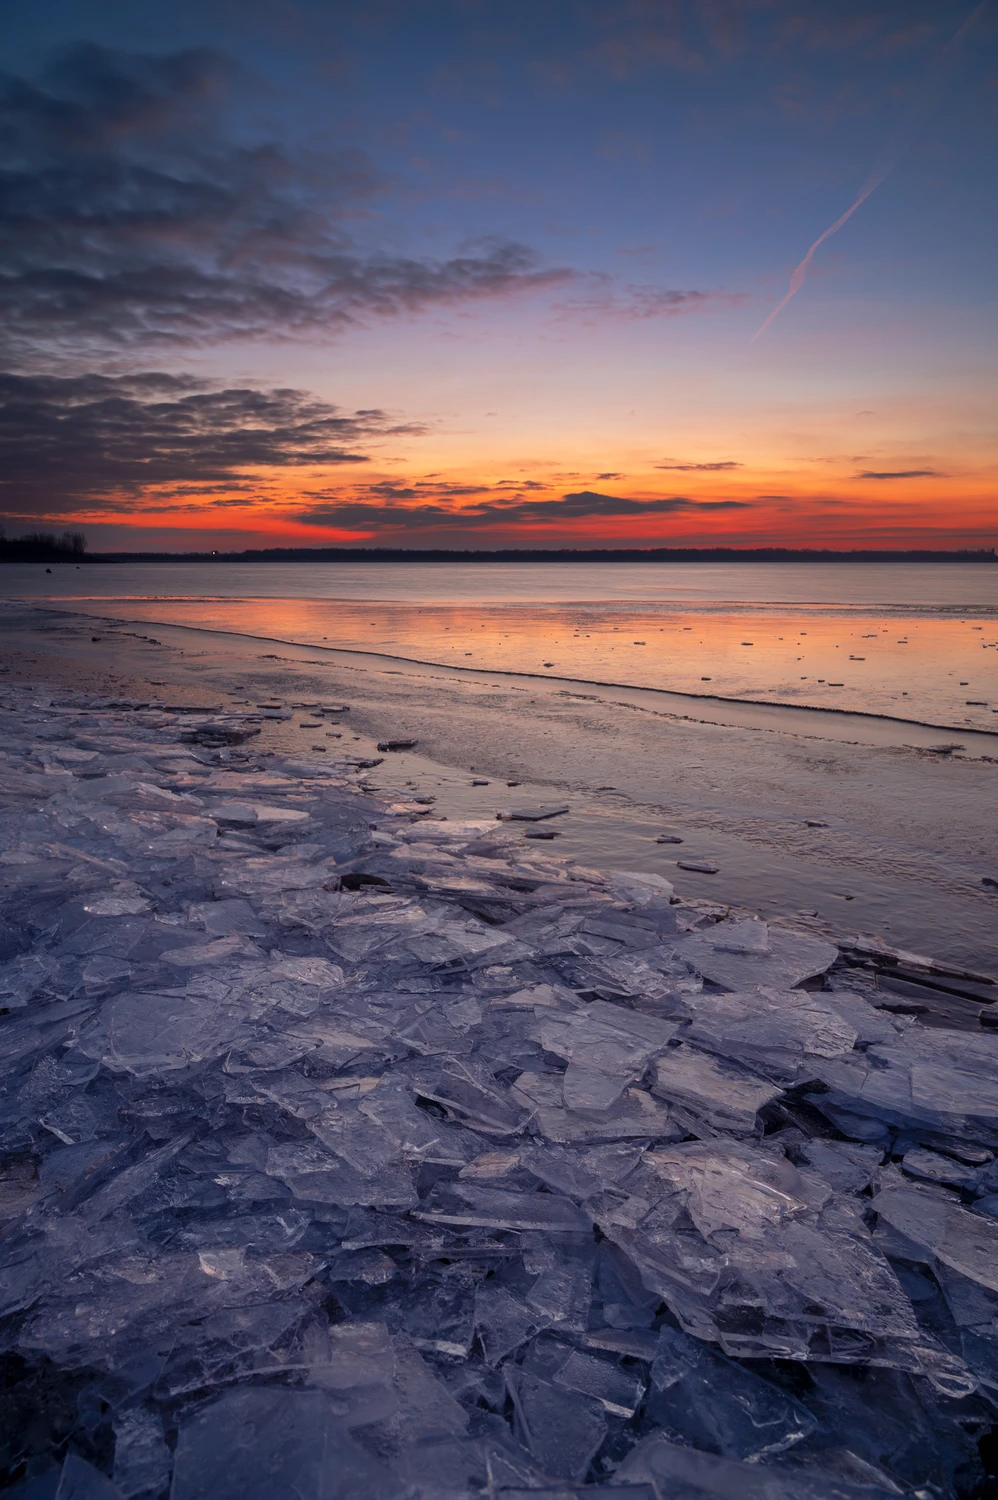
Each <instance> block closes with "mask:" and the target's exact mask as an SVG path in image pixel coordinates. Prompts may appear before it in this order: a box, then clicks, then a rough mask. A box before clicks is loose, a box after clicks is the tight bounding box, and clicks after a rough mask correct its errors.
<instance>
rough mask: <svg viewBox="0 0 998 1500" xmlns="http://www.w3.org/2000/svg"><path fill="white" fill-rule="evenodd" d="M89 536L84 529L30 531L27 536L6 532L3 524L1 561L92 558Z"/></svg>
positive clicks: (41, 561)
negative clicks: (89, 549) (56, 531)
mask: <svg viewBox="0 0 998 1500" xmlns="http://www.w3.org/2000/svg"><path fill="white" fill-rule="evenodd" d="M86 554H87V539H86V537H85V536H84V535H83V532H82V531H64V532H63V533H62V536H53V535H52V533H51V532H48V531H29V532H27V533H26V534H25V535H24V536H5V535H4V532H3V528H2V527H0V562H29V563H50V562H59V563H81V562H89V561H91V559H89V558H88V557H87V555H86Z"/></svg>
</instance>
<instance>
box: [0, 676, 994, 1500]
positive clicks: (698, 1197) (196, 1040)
mask: <svg viewBox="0 0 998 1500" xmlns="http://www.w3.org/2000/svg"><path fill="white" fill-rule="evenodd" d="M36 696H38V695H36ZM30 701H31V700H30V698H29V697H28V696H27V695H25V694H23V693H22V692H21V690H20V689H19V688H17V687H16V686H11V685H9V684H7V685H5V686H4V687H2V688H0V743H2V745H3V753H2V754H0V813H2V814H3V816H2V817H0V1146H2V1148H3V1151H2V1157H0V1312H2V1314H3V1316H4V1319H5V1323H4V1330H5V1332H4V1337H5V1341H6V1342H5V1351H6V1353H5V1356H4V1357H5V1358H9V1359H10V1360H12V1361H14V1364H12V1365H11V1369H12V1370H13V1372H14V1379H13V1381H12V1383H11V1384H10V1385H9V1389H10V1390H11V1391H12V1392H15V1393H16V1396H12V1401H13V1400H15V1399H16V1401H18V1402H20V1401H21V1400H22V1392H26V1393H27V1395H26V1400H27V1403H28V1405H29V1406H32V1404H33V1408H34V1409H37V1411H38V1412H47V1411H49V1410H51V1411H52V1412H53V1413H54V1414H56V1416H58V1420H59V1422H62V1416H61V1415H59V1414H61V1413H63V1412H69V1413H70V1417H69V1418H67V1422H68V1425H67V1426H66V1428H65V1431H64V1430H63V1427H58V1429H57V1428H56V1426H52V1425H51V1424H49V1425H46V1423H45V1422H41V1421H40V1422H37V1423H36V1422H34V1421H31V1422H27V1421H24V1422H22V1421H21V1419H20V1417H15V1419H14V1420H15V1426H16V1427H17V1429H18V1431H17V1441H18V1442H19V1443H21V1444H22V1445H23V1446H24V1447H25V1453H26V1462H27V1464H28V1470H26V1471H25V1472H30V1475H31V1476H32V1477H31V1478H30V1481H28V1482H29V1483H30V1484H32V1485H35V1484H36V1483H37V1484H38V1485H41V1486H42V1487H43V1488H42V1489H41V1490H39V1491H38V1493H37V1495H36V1494H35V1493H34V1491H28V1490H25V1492H24V1493H25V1500H53V1496H55V1495H56V1493H57V1492H58V1495H59V1496H60V1497H63V1500H68V1497H70V1496H74V1497H78V1500H114V1497H116V1496H118V1497H122V1500H157V1497H162V1496H165V1495H166V1494H169V1496H170V1500H199V1497H201V1496H204V1497H205V1500H207V1497H209V1496H210V1497H211V1500H230V1497H232V1500H244V1497H249V1500H252V1497H254V1496H257V1495H259V1496H261V1497H263V1496H266V1497H267V1500H271V1497H275V1496H276V1497H280V1496H283V1495H285V1494H286V1495H289V1496H290V1495H295V1496H300V1497H301V1496H304V1497H308V1496H314V1497H316V1500H336V1497H337V1496H343V1497H347V1496H349V1497H350V1500H354V1497H360V1500H364V1497H372V1500H374V1497H377V1500H381V1497H385V1500H393V1497H395V1496H398V1497H399V1500H402V1497H404V1500H469V1497H472V1496H478V1495H489V1496H494V1497H495V1500H521V1497H523V1496H526V1495H528V1494H535V1495H540V1496H548V1497H549V1500H555V1497H557V1500H569V1497H571V1500H578V1497H579V1496H580V1495H581V1494H585V1493H588V1492H589V1491H591V1490H592V1491H601V1490H607V1491H610V1492H613V1493H619V1494H621V1495H627V1496H630V1497H632V1500H662V1497H664V1496H666V1495H673V1494H675V1495H677V1496H678V1495H679V1494H683V1495H684V1496H685V1495H689V1496H690V1497H691V1500H692V1497H706V1496H715V1495H716V1496H732V1497H737V1500H753V1497H759V1500H784V1497H786V1500H790V1497H794V1500H797V1497H798V1496H801V1497H804V1500H826V1497H827V1500H832V1497H835V1500H852V1497H853V1496H856V1497H857V1500H858V1496H859V1495H860V1494H863V1495H866V1496H867V1497H870V1496H873V1495H877V1494H880V1493H892V1494H897V1493H912V1494H914V1493H925V1494H929V1493H932V1494H933V1495H939V1496H940V1497H946V1500H949V1497H953V1500H964V1496H966V1497H967V1500H970V1496H971V1495H972V1494H976V1493H980V1492H982V1491H981V1490H980V1486H981V1484H983V1482H984V1474H983V1469H982V1467H981V1465H980V1461H979V1458H978V1456H977V1453H976V1449H975V1447H974V1443H975V1442H976V1435H977V1434H979V1433H980V1432H983V1431H984V1430H985V1428H986V1427H987V1426H988V1424H989V1423H990V1421H991V1420H992V1418H991V1409H990V1406H989V1405H988V1404H987V1402H985V1400H984V1399H983V1398H982V1397H981V1396H979V1395H978V1394H976V1388H977V1387H978V1386H979V1387H980V1388H981V1389H982V1390H983V1391H985V1392H988V1393H990V1394H989V1395H988V1401H990V1400H991V1399H993V1394H994V1392H995V1391H996V1390H998V1283H996V1280H995V1272H994V1266H995V1264H996V1263H998V1254H996V1251H998V1242H996V1241H995V1235H996V1234H998V1218H996V1217H994V1215H993V1212H992V1210H991V1209H990V1207H989V1205H991V1204H992V1203H994V1202H995V1201H996V1199H998V1167H996V1166H995V1161H994V1158H995V1154H996V1152H998V1102H996V1101H998V1067H996V1057H998V1054H996V1050H995V1038H994V1037H993V1036H990V1035H986V1034H982V1035H980V1036H978V1035H975V1034H971V1033H965V1032H963V1033H951V1032H945V1031H941V1030H938V1029H936V1030H932V1031H928V1030H926V1029H923V1028H922V1027H921V1026H919V1025H918V1024H917V1023H913V1022H910V1021H908V1020H902V1019H899V1018H897V1017H895V1016H892V1015H889V1014H887V1013H885V1012H880V1011H877V1010H874V1009H873V1008H872V1006H871V1004H870V1003H869V1002H868V1001H867V1000H866V999H865V998H863V996H862V995H861V994H859V993H857V992H856V991H855V990H854V989H852V988H851V987H850V980H849V975H850V973H851V972H852V971H851V970H850V969H848V968H847V967H846V966H845V965H844V964H839V963H837V961H836V954H835V950H834V949H832V948H831V945H829V944H827V943H825V942H824V941H823V940H822V939H819V938H815V937H814V936H813V935H812V934H810V933H797V932H793V931H789V930H787V929H784V928H781V927H780V926H779V925H778V924H776V923H774V924H767V923H763V922H760V921H758V920H756V919H754V918H750V917H747V916H744V915H742V916H740V917H739V918H738V919H737V920H736V919H734V918H732V917H730V916H728V915H727V912H726V909H725V908H724V907H722V906H720V905H711V906H709V907H708V906H705V905H703V904H699V905H689V904H684V903H681V902H676V900H675V898H674V895H673V893H672V890H671V887H670V886H669V883H668V882H667V881H663V880H660V879H659V878H658V877H654V876H646V875H642V874H635V873H633V872H626V871H623V872H622V871H615V872H611V873H610V874H609V875H605V874H601V873H600V872H598V871H593V870H587V869H584V868H583V867H581V866H579V865H576V864H573V863H572V862H571V861H566V860H562V859H558V858H552V857H550V856H548V855H546V854H545V855H539V856H534V855H533V854H530V853H528V852H526V851H527V848H528V847H529V846H524V845H522V844H521V842H520V839H519V836H518V834H516V833H514V832H513V831H512V830H511V827H510V825H503V824H502V823H497V822H495V821H491V820H490V821H488V822H486V821H484V820H469V821H460V822H458V821H454V822H447V821H445V820H433V819H430V820H429V821H427V820H426V819H425V818H421V820H420V821H412V819H413V818H415V817H416V813H415V812H413V811H406V812H403V813H400V814H395V813H391V812H389V811H388V810H387V808H386V807H385V805H384V804H381V803H378V802H376V801H374V800H373V799H371V798H370V797H367V796H365V795H364V794H363V793H362V792H361V790H360V788H359V787H358V786H357V784H356V776H357V774H358V772H359V769H360V768H359V766H358V765H357V764H356V763H355V762H356V761H357V758H356V757H355V758H353V760H350V758H347V757H344V758H337V759H335V760H334V763H333V764H331V765H329V766H326V767H318V766H314V765H313V764H312V763H310V762H307V761H293V762H288V761H284V760H282V759H281V758H280V756H278V755H269V754H265V753H264V752H263V751H261V750H260V749H259V746H258V744H254V743H250V742H249V741H247V743H246V746H240V745H238V744H233V745H232V746H231V748H224V747H223V746H221V745H220V743H216V744H214V745H212V744H210V743H202V744H199V745H196V746H195V747H194V748H192V749H191V750H190V751H183V752H181V751H180V750H179V737H180V736H181V735H182V734H188V733H195V732H197V733H200V732H201V731H200V730H199V729H198V727H197V726H196V725H192V724H191V723H190V722H189V721H188V720H186V719H185V718H184V716H182V715H179V714H178V715H174V716H168V715H165V714H163V713H162V712H160V711H158V710H157V711H151V712H150V713H148V714H146V713H144V712H141V711H138V710H134V709H132V708H130V707H128V706H125V705H117V706H115V705H112V704H110V703H108V702H104V703H103V704H99V703H98V702H97V701H95V700H92V699H87V698H85V697H84V695H73V696H72V699H71V701H70V700H67V702H66V703H65V704H64V705H63V706H61V707H60V706H59V705H53V704H51V703H48V702H47V701H44V700H43V697H42V696H38V706H37V707H35V708H34V709H31V710H30V711H27V710H29V708H30ZM5 705H6V706H5ZM252 727H254V726H246V725H244V724H243V723H242V721H240V720H239V719H238V716H235V717H229V716H226V720H225V722H224V723H220V724H219V725H217V726H215V727H214V728H210V727H209V733H208V739H209V740H211V739H212V738H213V737H214V739H215V740H216V741H219V742H220V741H221V740H223V739H225V738H226V737H228V738H230V739H239V738H240V737H241V735H242V733H243V729H244V728H252ZM202 738H204V736H202ZM81 757H82V758H81ZM362 758H363V757H361V759H362ZM181 761H182V762H183V764H181ZM167 767H169V770H170V771H171V772H173V771H175V770H178V769H179V770H180V772H181V775H180V776H179V777H174V776H173V775H172V774H171V776H170V780H171V786H170V787H169V788H167V787H161V786H159V785H157V782H158V780H160V779H164V780H165V779H166V778H165V775H162V774H161V772H162V770H163V769H164V768H167ZM424 812H425V809H420V814H423V813H424ZM821 976H824V978H822V977H821ZM805 980H809V981H810V985H809V988H807V989H801V988H799V987H798V986H799V985H801V984H802V983H803V982H804V981H805ZM978 1195H981V1196H978ZM795 1365H796V1366H798V1367H799V1366H800V1365H806V1366H807V1372H806V1373H804V1374H799V1373H797V1374H795V1372H794V1366H795ZM844 1366H851V1367H857V1370H856V1374H855V1376H853V1375H850V1376H849V1379H848V1380H847V1381H845V1382H843V1381H841V1380H840V1381H839V1383H838V1384H836V1380H837V1379H838V1372H839V1371H840V1370H841V1368H842V1367H844ZM857 1393H858V1394H857ZM22 1409H25V1408H22V1406H20V1405H19V1406H17V1407H16V1411H17V1412H18V1413H19V1412H21V1411H22ZM73 1424H76V1425H73ZM50 1427H51V1430H50ZM888 1430H889V1432H890V1434H891V1436H890V1440H889V1441H888V1440H887V1438H886V1437H885V1432H887V1431H888ZM67 1432H68V1433H69V1436H68V1437H67V1436H66V1433H67ZM975 1487H976V1488H975Z"/></svg>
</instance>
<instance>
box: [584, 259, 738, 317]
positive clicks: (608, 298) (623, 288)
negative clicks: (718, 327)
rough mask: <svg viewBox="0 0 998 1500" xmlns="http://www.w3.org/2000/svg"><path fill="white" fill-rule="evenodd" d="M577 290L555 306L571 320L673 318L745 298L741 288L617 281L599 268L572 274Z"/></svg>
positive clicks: (734, 302)
mask: <svg viewBox="0 0 998 1500" xmlns="http://www.w3.org/2000/svg"><path fill="white" fill-rule="evenodd" d="M575 281H576V284H577V286H578V290H577V291H574V292H573V294H572V296H570V297H568V298H566V299H565V300H564V301H562V302H561V303H560V304H559V306H558V311H559V312H560V313H561V314H562V315H567V316H568V317H571V318H572V319H573V320H574V319H578V318H582V319H584V320H585V319H588V320H589V321H596V320H598V319H601V318H613V319H621V318H623V319H628V320H632V321H639V322H641V321H645V320H647V319H649V318H675V317H680V316H682V315H683V314H685V313H691V312H704V311H706V310H707V309H708V308H709V307H711V306H713V305H714V304H716V303H723V304H725V305H728V306H731V305H733V304H736V303H738V302H741V301H743V300H744V298H743V295H742V294H741V293H740V292H702V291H698V290H697V289H696V288H695V287H690V288H686V289H680V288H678V287H664V286H651V285H644V284H635V283H628V284H624V285H620V284H618V283H617V282H616V281H615V280H614V278H613V277H611V276H608V275H607V274H606V273H605V272H602V271H590V272H588V273H587V274H586V275H585V276H584V277H582V276H579V277H577V278H575Z"/></svg>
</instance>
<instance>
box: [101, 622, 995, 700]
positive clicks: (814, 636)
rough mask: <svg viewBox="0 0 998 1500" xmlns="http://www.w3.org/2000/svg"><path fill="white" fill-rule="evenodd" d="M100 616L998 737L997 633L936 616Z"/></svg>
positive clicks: (993, 626) (967, 623)
mask: <svg viewBox="0 0 998 1500" xmlns="http://www.w3.org/2000/svg"><path fill="white" fill-rule="evenodd" d="M105 607H106V608H108V611H109V612H111V610H113V612H114V613H118V614H120V615H122V616H126V615H127V616H128V617H130V618H145V619H147V620H149V621H153V620H156V621H159V622H173V623H176V624H183V625H193V626H199V627H201V628H208V629H212V628H214V629H218V630H225V631H235V632H240V633H242V632H245V633H247V634H249V635H253V636H257V637H267V638H271V639H276V640H287V641H298V642H302V643H309V644H314V645H319V646H322V645H325V646H327V647H334V648H335V647H338V648H340V649H346V650H359V651H366V652H373V653H380V654H381V655H385V656H398V657H404V658H408V659H410V660H414V661H425V662H439V663H441V664H443V665H448V666H454V667H458V668H470V667H474V668H476V669H479V670H482V669H484V670H486V671H488V670H492V669H500V668H501V669H502V670H503V671H504V672H524V673H530V674H533V675H537V676H538V677H541V678H548V679H551V680H559V679H568V680H581V681H596V682H600V681H602V682H606V683H620V684H625V685H630V686H635V687H648V688H659V689H666V690H672V691H675V692H683V693H693V694H696V695H698V696H712V697H719V698H731V699H742V700H745V699H748V700H758V701H762V702H778V703H785V704H789V703H794V704H800V705H807V706H810V707H821V708H836V709H848V710H853V711H859V712H866V713H876V714H887V715H891V716H896V717H900V718H912V719H925V720H927V721H928V722H931V723H937V724H940V725H947V726H953V727H956V728H959V727H962V726H966V727H967V728H968V729H969V728H972V727H973V728H979V729H988V730H995V729H996V728H998V715H994V716H993V715H992V706H994V708H996V709H998V650H984V649H983V647H984V646H985V644H986V643H987V642H989V641H990V640H991V636H992V634H994V635H996V636H998V624H995V625H989V626H988V627H981V626H980V625H978V624H975V622H974V621H973V620H972V619H953V618H949V617H946V616H940V615H939V614H938V613H936V614H933V615H925V616H923V617H922V618H915V617H913V616H912V615H910V614H908V615H904V616H898V615H897V613H896V612H894V611H892V612H891V613H890V614H888V615H885V614H884V613H879V614H876V615H870V614H869V613H860V612H858V611H856V610H849V611H846V610H842V609H840V610H828V609H825V610H823V611H822V610H820V609H819V608H817V607H812V608H810V609H808V610H806V611H805V610H803V609H795V610H792V611H787V610H782V611H781V610H777V609H775V608H773V607H770V608H763V607H756V608H754V609H753V608H751V607H749V606H745V605H743V606H742V607H741V608H740V609H738V610H737V611H733V610H731V609H724V608H722V607H721V606H719V605H709V606H707V607H706V608H704V607H701V609H700V610H698V611H697V612H696V613H691V612H689V611H688V610H684V611H683V612H681V613H680V612H677V611H676V610H674V609H672V608H669V607H665V606H663V607H660V608H655V607H654V606H649V605H647V604H646V605H644V606H641V607H637V606H629V605H626V604H623V603H620V602H619V601H618V602H615V603H607V604H603V605H594V604H585V605H565V604H551V603H546V604H544V605H530V604H499V605H496V604H490V605H480V606H471V605H468V604H464V603H454V604H450V605H446V606H444V605H441V606H436V607H434V606H430V605H426V604H421V605H419V606H416V605H412V604H404V603H397V604H392V605H389V604H385V603H384V602H383V601H378V603H377V606H376V609H375V610H373V611H372V607H371V602H370V601H367V602H355V601H351V600H329V599H300V598H298V599H289V598H285V599H262V598H257V599H230V600H225V599H219V598H218V597H217V596H216V597H215V598H214V599H212V600H207V599H204V600H185V601H177V600H174V601H166V600H157V601H155V602H154V603H150V604H149V605H147V606H146V608H145V610H143V608H142V606H141V605H138V604H133V603H130V604H122V605H121V606H119V607H117V608H115V607H114V606H110V605H107V606H102V609H103V608H105ZM372 613H376V615H377V618H376V619H375V620H373V621H372V619H371V615H372ZM749 620H750V621H751V623H750V624H749V623H748V622H749ZM885 620H886V621H887V623H885ZM902 620H903V622H904V623H903V624H902V623H901V621H902ZM690 621H692V623H689V622H690ZM805 625H806V629H805V628H804V626H805ZM749 635H751V644H749ZM708 681H709V684H710V686H709V689H708V688H707V682H708Z"/></svg>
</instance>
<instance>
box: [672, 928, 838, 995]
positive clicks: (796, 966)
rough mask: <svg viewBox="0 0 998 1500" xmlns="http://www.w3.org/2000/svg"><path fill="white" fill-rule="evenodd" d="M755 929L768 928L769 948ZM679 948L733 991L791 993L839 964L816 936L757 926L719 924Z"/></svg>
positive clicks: (683, 940) (702, 970) (829, 945)
mask: <svg viewBox="0 0 998 1500" xmlns="http://www.w3.org/2000/svg"><path fill="white" fill-rule="evenodd" d="M757 927H763V928H765V939H766V941H765V942H764V935H763V933H761V932H757V931H756V929H757ZM675 947H676V952H677V953H678V954H680V955H681V956H682V957H683V958H685V959H686V960H687V962H688V963H690V964H692V965H693V967H694V968H695V969H697V970H698V971H699V973H701V974H702V975H703V976H704V978H705V979H710V980H712V981H713V982H714V983H715V984H720V985H723V986H724V987H725V989H729V990H748V989H753V988H754V987H755V986H757V985H765V986H768V987H770V988H772V989H793V988H794V986H795V985H798V984H800V983H801V982H802V981H803V980H805V979H812V978H814V977H815V976H816V975H818V974H824V973H825V971H826V970H827V969H830V968H831V966H832V964H833V963H834V962H835V960H836V959H837V958H838V949H837V948H836V947H835V946H834V945H833V944H832V943H828V942H825V940H824V939H823V938H818V937H815V936H814V935H813V934H812V933H809V932H790V931H788V930H787V929H785V928H782V927H773V926H770V927H768V928H766V927H765V924H764V923H754V922H751V923H750V922H731V923H728V922H718V923H717V925H716V926H714V927H709V928H707V929H706V930H705V931H703V932H694V933H691V934H690V936H689V937H684V938H680V939H679V940H678V942H677V943H676V945H675Z"/></svg>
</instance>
